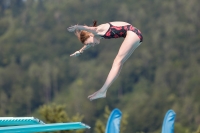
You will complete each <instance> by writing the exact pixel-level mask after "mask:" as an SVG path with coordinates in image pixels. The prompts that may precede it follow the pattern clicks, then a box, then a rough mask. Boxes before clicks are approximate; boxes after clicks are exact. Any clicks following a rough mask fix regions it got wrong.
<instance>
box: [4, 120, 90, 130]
mask: <svg viewBox="0 0 200 133" xmlns="http://www.w3.org/2000/svg"><path fill="white" fill-rule="evenodd" d="M86 128H88V129H89V128H90V127H89V126H88V125H86V124H84V123H81V122H72V123H54V124H44V125H41V124H37V125H24V126H9V127H1V128H0V133H35V132H47V131H57V130H75V129H76V130H77V129H86Z"/></svg>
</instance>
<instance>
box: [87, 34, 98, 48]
mask: <svg viewBox="0 0 200 133" xmlns="http://www.w3.org/2000/svg"><path fill="white" fill-rule="evenodd" d="M99 43H100V41H99V40H97V39H96V38H95V37H94V36H90V37H89V38H88V39H87V40H86V41H85V43H84V44H86V45H91V46H96V45H98V44H99Z"/></svg>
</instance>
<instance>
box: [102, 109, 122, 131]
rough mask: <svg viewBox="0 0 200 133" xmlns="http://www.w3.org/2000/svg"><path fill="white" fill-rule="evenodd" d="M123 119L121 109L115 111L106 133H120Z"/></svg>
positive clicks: (109, 120)
mask: <svg viewBox="0 0 200 133" xmlns="http://www.w3.org/2000/svg"><path fill="white" fill-rule="evenodd" d="M121 117H122V113H121V111H120V110H119V109H114V110H113V111H112V112H111V114H110V116H109V118H108V122H107V126H106V131H105V133H119V132H120V121H121Z"/></svg>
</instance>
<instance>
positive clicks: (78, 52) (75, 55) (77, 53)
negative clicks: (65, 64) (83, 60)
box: [70, 51, 81, 57]
mask: <svg viewBox="0 0 200 133" xmlns="http://www.w3.org/2000/svg"><path fill="white" fill-rule="evenodd" d="M80 54H81V52H80V51H76V52H74V53H73V54H71V55H70V56H71V57H77V56H79V55H80Z"/></svg>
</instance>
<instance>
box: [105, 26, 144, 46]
mask: <svg viewBox="0 0 200 133" xmlns="http://www.w3.org/2000/svg"><path fill="white" fill-rule="evenodd" d="M109 25H110V28H109V29H108V31H107V32H106V33H105V34H104V35H102V37H103V38H105V39H111V38H119V37H124V38H125V37H126V32H127V31H133V32H135V33H136V34H137V35H138V37H139V38H140V42H142V41H143V36H142V33H141V32H140V30H138V29H137V28H135V27H133V26H132V25H125V26H114V25H112V24H111V23H109Z"/></svg>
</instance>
